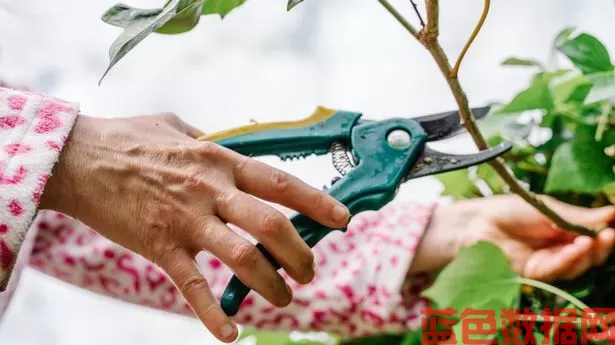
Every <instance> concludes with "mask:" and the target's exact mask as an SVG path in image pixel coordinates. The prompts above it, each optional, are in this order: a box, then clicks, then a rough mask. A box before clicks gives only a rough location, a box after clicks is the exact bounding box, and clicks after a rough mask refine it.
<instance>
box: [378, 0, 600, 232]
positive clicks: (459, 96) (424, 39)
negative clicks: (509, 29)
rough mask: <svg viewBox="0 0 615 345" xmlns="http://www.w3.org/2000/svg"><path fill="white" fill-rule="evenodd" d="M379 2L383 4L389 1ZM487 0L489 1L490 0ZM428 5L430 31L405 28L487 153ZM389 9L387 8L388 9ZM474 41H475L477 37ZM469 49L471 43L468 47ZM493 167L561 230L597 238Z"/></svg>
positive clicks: (434, 2)
mask: <svg viewBox="0 0 615 345" xmlns="http://www.w3.org/2000/svg"><path fill="white" fill-rule="evenodd" d="M379 1H380V2H381V3H383V2H386V0H379ZM485 1H486V2H488V1H489V0H485ZM426 3H427V18H428V22H427V27H426V29H425V31H426V32H423V33H422V34H421V35H420V36H418V37H417V35H416V34H415V32H416V31H412V30H410V29H408V28H407V27H406V25H404V27H406V29H407V30H408V32H410V34H412V36H413V37H415V38H417V39H418V40H419V41H420V42H421V43H422V44H423V45H424V46H425V48H426V49H427V50H428V51H429V52H430V53H431V55H432V57H433V58H434V60H435V62H436V64H437V65H438V67H439V69H440V71H441V73H442V75H443V76H444V77H445V78H446V81H447V83H448V85H449V88H450V89H451V92H452V93H453V96H454V97H455V101H456V102H457V106H458V107H459V114H460V117H461V123H462V124H463V125H464V126H465V127H466V129H467V130H468V132H469V133H470V135H471V136H472V138H473V139H474V142H475V143H476V145H477V146H478V148H479V149H480V150H485V149H487V148H488V147H489V146H488V145H487V142H486V140H485V138H484V137H483V135H482V134H481V132H480V130H479V129H478V125H477V124H476V120H475V118H474V115H473V114H472V111H471V110H470V106H469V103H468V99H467V97H466V94H465V92H464V91H463V89H462V87H461V85H460V84H459V81H458V79H457V76H456V75H454V74H453V73H452V68H451V65H450V63H449V61H448V58H447V56H446V53H444V50H443V49H442V47H441V46H440V42H439V41H438V37H437V33H438V5H439V4H438V0H426ZM389 7H390V5H389ZM385 8H387V7H386V6H385ZM485 8H486V9H487V10H488V4H486V6H485ZM387 10H389V12H391V10H390V9H389V8H387ZM484 13H485V11H484ZM391 14H393V16H395V17H396V18H397V16H398V15H399V13H397V15H395V14H394V13H393V12H391ZM402 19H403V18H402ZM404 21H405V20H404ZM481 21H483V22H484V18H481ZM400 23H402V25H403V22H401V21H400ZM481 26H482V24H480V25H478V26H477V28H479V29H480V27H481ZM476 34H478V32H476ZM473 36H475V35H473ZM470 39H471V40H472V39H473V38H470ZM469 43H471V42H469ZM466 46H468V47H469V44H467V45H466ZM489 165H491V167H493V169H494V170H495V171H496V172H497V173H498V175H500V177H501V178H502V179H503V180H504V181H505V182H506V183H507V184H508V185H509V187H510V189H511V191H512V192H513V193H516V194H518V195H519V196H520V197H522V198H523V199H524V200H525V201H526V202H527V203H529V204H531V205H532V206H534V208H536V209H537V210H538V211H540V212H541V213H542V214H544V215H545V216H547V217H549V218H550V219H551V221H552V222H553V223H554V224H555V225H556V226H557V227H559V228H560V229H562V230H564V231H572V232H574V233H577V234H580V235H585V236H590V237H595V236H596V234H597V232H596V231H594V230H590V229H588V228H585V227H583V226H580V225H575V224H571V223H569V222H568V221H566V220H564V219H563V218H561V217H560V216H559V215H558V214H557V213H555V212H554V211H553V210H551V209H550V208H549V207H547V205H545V204H544V203H543V202H542V201H541V200H540V199H538V198H537V197H536V195H535V194H534V193H532V192H531V191H528V190H526V189H525V188H523V187H522V186H521V185H520V184H519V182H518V181H517V179H516V178H515V177H514V175H513V174H512V173H511V172H510V171H509V169H508V166H507V165H506V162H505V161H504V159H502V158H501V157H498V158H496V159H494V160H492V161H490V162H489Z"/></svg>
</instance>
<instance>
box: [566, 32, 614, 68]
mask: <svg viewBox="0 0 615 345" xmlns="http://www.w3.org/2000/svg"><path fill="white" fill-rule="evenodd" d="M557 49H558V50H559V51H560V52H562V53H563V54H564V55H566V57H567V58H568V59H569V60H570V62H572V63H573V64H574V65H575V66H576V67H577V68H579V70H581V72H583V74H589V73H595V72H606V71H612V70H613V63H612V62H611V57H610V56H609V52H608V50H607V49H606V47H605V46H604V45H603V44H602V43H601V42H600V41H599V40H598V39H597V38H596V37H594V36H592V35H590V34H586V33H582V34H580V35H578V36H576V37H575V38H572V39H561V40H560V41H559V42H558V45H557Z"/></svg>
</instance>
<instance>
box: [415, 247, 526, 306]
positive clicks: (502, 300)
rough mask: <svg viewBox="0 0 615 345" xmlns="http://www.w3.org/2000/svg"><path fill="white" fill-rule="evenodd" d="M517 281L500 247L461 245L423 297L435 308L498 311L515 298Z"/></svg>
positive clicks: (513, 301)
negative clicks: (431, 302)
mask: <svg viewBox="0 0 615 345" xmlns="http://www.w3.org/2000/svg"><path fill="white" fill-rule="evenodd" d="M520 287H521V286H520V284H519V283H518V282H517V274H516V273H515V272H514V271H513V270H512V268H511V266H510V262H509V261H508V258H507V257H506V255H504V253H503V252H502V250H501V249H500V248H499V247H498V246H496V245H494V244H492V243H490V242H487V241H479V242H477V243H476V244H475V245H473V246H471V247H466V248H462V249H461V250H460V251H459V254H457V256H456V257H455V259H454V260H453V261H452V262H451V263H450V264H449V265H447V266H446V267H445V268H444V269H443V270H442V272H441V273H440V274H439V275H438V277H437V279H436V281H435V282H434V283H433V285H432V286H431V287H429V288H428V289H427V290H425V291H423V293H422V294H421V295H422V296H423V297H427V298H429V299H430V300H432V301H433V302H434V303H435V304H436V305H437V306H438V307H439V308H453V309H455V310H456V311H457V312H458V313H461V312H463V311H464V310H465V309H466V308H474V309H479V310H486V309H489V310H500V308H512V307H514V306H515V305H516V304H517V302H518V300H519V289H520Z"/></svg>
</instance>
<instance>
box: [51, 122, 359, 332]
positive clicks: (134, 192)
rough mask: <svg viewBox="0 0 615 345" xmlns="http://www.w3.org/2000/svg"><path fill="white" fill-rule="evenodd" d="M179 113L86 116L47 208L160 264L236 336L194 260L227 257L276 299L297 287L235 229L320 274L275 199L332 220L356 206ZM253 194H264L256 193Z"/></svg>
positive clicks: (341, 219) (306, 273) (334, 223)
mask: <svg viewBox="0 0 615 345" xmlns="http://www.w3.org/2000/svg"><path fill="white" fill-rule="evenodd" d="M200 135H202V133H201V132H200V131H199V130H197V129H195V128H192V127H190V126H188V125H186V124H185V123H183V122H182V121H181V120H180V119H179V118H177V117H176V116H174V115H170V114H163V115H154V116H144V117H133V118H120V119H101V118H93V117H87V116H80V117H78V119H77V122H76V124H75V127H74V129H73V131H72V133H71V137H70V138H69V141H68V143H67V145H66V146H65V148H64V150H63V152H62V154H61V157H60V161H59V162H58V164H56V166H55V168H54V172H53V175H52V177H51V178H50V180H49V181H48V183H47V185H46V187H45V191H44V194H43V199H42V200H41V207H42V208H48V209H52V210H56V211H58V212H62V213H64V214H67V215H69V216H72V217H73V218H76V219H79V220H81V221H83V222H84V223H85V224H86V225H88V226H90V227H92V228H93V229H95V230H96V231H97V232H99V233H100V234H101V235H103V236H105V237H107V238H108V239H110V240H111V241H113V242H116V243H117V244H120V245H122V246H124V247H126V248H128V249H130V250H132V251H134V252H136V253H138V254H140V255H142V256H144V257H145V258H147V259H149V260H151V261H152V262H154V263H156V264H158V265H159V266H160V267H161V268H162V269H164V270H165V271H166V272H167V273H168V275H169V277H170V278H171V279H172V280H173V281H174V283H175V284H176V286H177V287H178V289H179V291H180V292H181V293H182V294H183V296H184V297H185V299H186V301H187V302H188V303H189V304H190V305H191V307H192V309H193V310H194V312H195V314H196V315H197V316H198V317H199V318H200V319H201V321H202V322H203V324H204V325H205V326H206V327H207V328H208V329H209V330H210V331H211V332H212V333H213V334H214V335H215V336H216V337H217V338H218V339H219V340H221V341H224V342H231V341H233V340H235V338H236V337H237V334H238V332H237V328H236V325H235V324H234V323H233V322H232V321H231V320H230V319H229V318H228V317H227V316H226V315H225V314H224V312H223V311H222V309H221V308H220V307H219V305H218V303H217V301H216V300H215V298H214V296H213V295H212V293H211V291H210V289H209V287H208V285H207V282H206V280H205V278H204V277H203V276H202V275H201V274H200V272H199V270H198V268H197V265H196V263H195V259H194V258H195V256H196V255H197V254H198V253H199V252H200V251H202V250H206V251H208V252H210V253H211V254H212V255H214V256H216V257H218V258H219V259H220V260H221V261H223V262H224V263H225V264H226V265H228V266H229V267H230V268H231V269H232V270H233V271H234V272H235V274H237V276H238V277H239V278H240V279H241V280H242V281H243V282H244V283H245V284H246V285H248V286H250V287H251V288H253V289H254V290H255V291H257V292H258V293H259V294H261V295H262V296H263V297H264V298H266V299H267V300H268V301H269V302H271V303H272V304H273V305H275V306H280V307H283V306H286V305H288V304H289V303H290V301H291V298H292V296H291V291H290V288H289V287H288V286H287V284H286V283H285V281H284V280H283V278H282V277H281V276H280V274H278V273H277V272H276V270H275V269H274V268H273V266H272V265H271V264H269V262H268V261H267V260H266V259H265V256H264V255H262V254H261V253H260V251H258V249H256V246H254V245H253V244H251V243H250V242H249V241H248V240H246V239H244V238H242V237H240V236H239V235H238V234H236V233H234V232H233V231H232V230H231V229H230V228H229V227H228V226H227V223H232V224H234V225H236V226H238V227H240V228H242V229H244V230H246V231H247V232H249V233H250V234H251V235H253V236H254V237H255V238H256V239H257V240H258V241H259V242H261V243H262V244H263V245H264V246H265V247H266V248H267V250H268V251H269V252H270V253H271V254H272V255H273V256H274V257H275V258H276V259H277V260H278V262H279V263H280V264H281V266H282V267H283V268H284V269H285V271H286V272H287V273H288V274H289V275H290V276H291V277H292V278H293V279H294V280H295V281H297V282H298V283H300V284H306V283H308V282H310V281H311V280H312V279H313V277H314V257H313V254H312V252H311V250H310V248H309V247H308V246H307V245H306V244H305V242H304V241H303V240H302V239H301V237H299V235H298V233H297V231H296V229H295V228H294V227H293V225H292V223H291V222H290V221H289V220H288V219H287V218H286V217H285V216H284V215H282V214H281V213H280V212H279V211H276V210H275V209H274V208H273V207H271V206H269V205H267V204H265V203H264V202H262V201H259V200H257V199H256V198H255V197H258V198H262V199H266V200H268V201H271V202H275V203H279V204H282V205H285V206H287V207H290V208H292V209H294V210H296V211H298V212H300V213H303V214H305V215H307V216H308V217H310V218H312V219H314V220H315V221H318V222H320V223H322V224H324V225H327V226H329V227H344V226H346V224H347V222H348V219H349V212H348V210H347V208H346V207H345V206H344V205H343V204H341V203H339V202H338V201H336V200H335V199H333V198H332V197H331V196H329V195H328V194H326V193H324V192H322V191H320V190H318V189H315V188H312V187H310V186H308V185H307V184H305V183H303V182H301V181H300V180H299V179H297V178H295V177H293V176H291V175H288V174H286V173H284V172H282V171H279V170H277V169H274V168H272V167H270V166H268V165H265V164H263V163H261V162H259V161H257V160H253V159H250V158H248V157H245V156H242V155H240V154H237V153H236V152H234V151H231V150H229V149H226V148H224V147H221V146H219V145H217V144H214V143H210V142H199V141H197V140H195V138H196V137H198V136H200ZM252 195H254V196H255V197H253V196H252Z"/></svg>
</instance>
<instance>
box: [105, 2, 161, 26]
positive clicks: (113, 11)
mask: <svg viewBox="0 0 615 345" xmlns="http://www.w3.org/2000/svg"><path fill="white" fill-rule="evenodd" d="M161 12H162V8H153V9H141V8H134V7H131V6H128V5H124V4H117V5H115V6H113V7H111V8H110V9H108V10H107V11H105V13H104V14H103V15H102V21H103V22H105V23H107V24H109V25H113V26H117V27H120V28H126V27H128V26H129V25H130V24H132V23H134V22H138V21H143V20H149V19H152V18H155V17H157V16H158V15H160V13H161Z"/></svg>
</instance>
